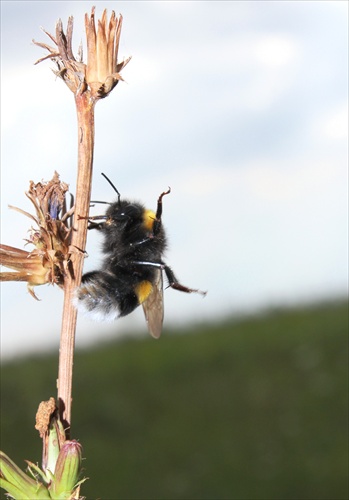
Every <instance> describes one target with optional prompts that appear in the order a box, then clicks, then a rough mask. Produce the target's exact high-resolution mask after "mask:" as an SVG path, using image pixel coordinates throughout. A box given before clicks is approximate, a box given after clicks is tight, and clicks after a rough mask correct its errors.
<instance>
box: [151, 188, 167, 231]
mask: <svg viewBox="0 0 349 500" xmlns="http://www.w3.org/2000/svg"><path fill="white" fill-rule="evenodd" d="M170 192H171V188H170V187H169V188H168V190H167V191H164V192H163V193H161V194H160V196H159V198H158V206H157V209H156V214H155V220H154V225H153V234H154V235H156V234H158V232H159V231H160V227H161V216H162V198H163V197H164V196H166V195H167V194H170Z"/></svg>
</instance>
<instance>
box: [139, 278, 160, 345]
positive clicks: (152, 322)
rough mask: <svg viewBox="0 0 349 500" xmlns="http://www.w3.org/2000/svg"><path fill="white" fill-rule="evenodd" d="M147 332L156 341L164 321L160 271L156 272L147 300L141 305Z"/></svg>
mask: <svg viewBox="0 0 349 500" xmlns="http://www.w3.org/2000/svg"><path fill="white" fill-rule="evenodd" d="M142 306H143V311H144V314H145V319H146V320H147V325H148V330H149V333H150V335H151V336H152V337H154V338H155V339H158V338H159V337H160V335H161V330H162V323H163V320H164V301H163V284H162V271H161V269H157V270H156V277H155V280H154V282H153V289H152V291H151V293H150V294H149V297H148V298H147V300H145V301H144V302H143V304H142Z"/></svg>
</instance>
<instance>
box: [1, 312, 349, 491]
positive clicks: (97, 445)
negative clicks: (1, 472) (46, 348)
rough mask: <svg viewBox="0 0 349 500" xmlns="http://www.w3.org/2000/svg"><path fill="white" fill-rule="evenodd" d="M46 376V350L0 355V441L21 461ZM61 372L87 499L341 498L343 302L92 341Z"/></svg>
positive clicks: (50, 359) (33, 452)
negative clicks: (15, 358) (70, 383)
mask: <svg viewBox="0 0 349 500" xmlns="http://www.w3.org/2000/svg"><path fill="white" fill-rule="evenodd" d="M56 376H57V355H56V354H55V355H52V356H46V357H44V358H35V359H34V358H31V359H27V360H21V361H20V362H17V363H14V362H12V363H9V364H4V365H3V367H2V370H1V449H2V450H3V451H5V452H6V453H7V454H8V455H9V456H10V457H11V458H13V459H14V460H15V461H16V462H17V463H18V464H19V465H22V464H23V468H24V462H23V460H24V459H30V460H32V461H40V456H41V441H40V439H39V437H38V435H37V432H36V431H35V430H34V418H35V413H36V409H37V406H38V403H39V402H40V401H41V400H44V399H48V398H49V397H50V396H55V395H56V390H55V384H56ZM74 377H75V378H74V401H73V429H72V437H74V438H76V439H78V440H79V441H80V442H81V443H82V445H83V447H84V456H85V457H86V460H85V461H84V467H85V475H86V476H87V477H89V480H88V481H87V482H86V483H85V484H84V485H83V486H82V491H81V493H82V495H85V496H86V497H87V498H88V499H97V498H98V499H99V498H101V499H104V500H107V499H146V498H147V499H246V500H247V499H250V500H252V499H271V500H273V499H275V500H283V499H285V500H286V499H293V500H295V499H299V500H304V499H309V500H310V499H311V500H327V499H328V500H337V499H338V500H340V499H347V498H348V303H347V302H337V303H331V304H319V305H317V306H313V307H307V308H303V309H294V310H280V311H271V312H269V313H265V314H263V315H259V316H256V317H252V318H246V319H241V320H239V321H237V320H235V321H233V320H231V321H226V322H225V323H222V324H220V325H218V324H217V325H209V326H204V327H200V328H197V329H196V330H195V329H193V330H191V331H190V332H188V334H185V335H184V334H183V335H173V334H172V332H165V333H164V335H163V337H162V338H161V340H159V341H154V340H152V339H151V338H149V339H142V340H127V341H123V342H118V343H113V344H108V345H103V346H101V347H99V348H98V349H96V348H95V349H93V350H90V351H85V352H80V353H77V355H76V360H75V374H74ZM1 495H2V497H1V498H5V497H4V494H3V493H1Z"/></svg>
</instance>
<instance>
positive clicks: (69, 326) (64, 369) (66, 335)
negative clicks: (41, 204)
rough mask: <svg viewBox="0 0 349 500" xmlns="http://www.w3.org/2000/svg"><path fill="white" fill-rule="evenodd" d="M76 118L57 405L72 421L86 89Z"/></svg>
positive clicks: (86, 159)
mask: <svg viewBox="0 0 349 500" xmlns="http://www.w3.org/2000/svg"><path fill="white" fill-rule="evenodd" d="M75 103H76V109H77V119H78V174H77V181H76V195H75V217H74V231H73V233H72V240H71V248H72V251H71V269H70V270H68V271H69V272H67V273H66V279H65V282H64V303H63V316H62V328H61V340H60V351H59V367H58V407H59V413H60V416H61V419H62V421H63V422H64V424H65V425H66V426H67V427H70V424H71V401H72V379H73V359H74V347H75V330H76V321H77V311H76V308H75V307H74V306H73V295H74V290H75V289H76V287H78V286H79V285H80V283H81V276H82V269H83V262H84V250H85V247H86V238H87V224H88V221H87V217H88V214H89V204H90V198H91V185H92V166H93V148H94V104H95V101H94V100H92V99H91V95H90V93H89V92H84V93H82V94H78V95H76V96H75Z"/></svg>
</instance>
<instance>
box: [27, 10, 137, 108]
mask: <svg viewBox="0 0 349 500" xmlns="http://www.w3.org/2000/svg"><path fill="white" fill-rule="evenodd" d="M73 24H74V19H73V17H72V16H70V17H69V19H68V23H67V32H66V33H64V30H63V24H62V21H61V19H59V20H58V21H57V23H56V36H55V37H54V36H53V35H51V34H50V33H48V32H47V31H45V30H43V31H44V33H45V34H46V35H47V36H48V37H49V38H50V39H51V41H52V42H53V43H54V44H55V47H52V46H50V45H47V44H46V43H42V42H36V41H35V40H33V43H35V45H38V46H39V47H41V48H43V49H45V50H47V51H48V52H49V54H48V55H46V56H44V57H42V58H41V59H39V60H38V61H36V63H35V64H38V63H39V62H42V61H44V60H46V59H52V60H53V61H54V62H55V63H56V65H57V68H58V70H57V71H54V73H55V74H56V75H57V76H59V77H60V78H62V79H63V80H64V82H65V83H66V84H67V86H68V87H69V88H70V90H71V91H72V92H74V94H79V93H82V92H86V91H89V92H90V93H91V97H92V99H94V100H97V99H100V98H103V97H106V96H107V95H108V94H109V93H110V92H111V91H112V90H113V88H114V87H115V85H116V84H117V83H118V82H119V80H123V78H122V77H121V75H120V71H121V70H122V69H123V68H124V67H125V66H126V64H127V63H128V62H129V61H130V59H131V57H128V58H127V59H125V60H123V61H122V62H118V51H119V43H120V35H121V27H122V16H121V15H120V16H119V17H116V15H115V12H114V11H112V13H111V16H110V20H109V23H108V20H107V11H106V10H104V11H103V14H102V18H101V19H99V20H98V28H97V30H96V22H95V7H92V10H91V16H90V17H89V16H88V14H85V30H86V43H87V64H85V63H83V56H82V46H81V45H80V47H79V50H78V57H77V58H75V57H74V54H73V49H72V38H73Z"/></svg>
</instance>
